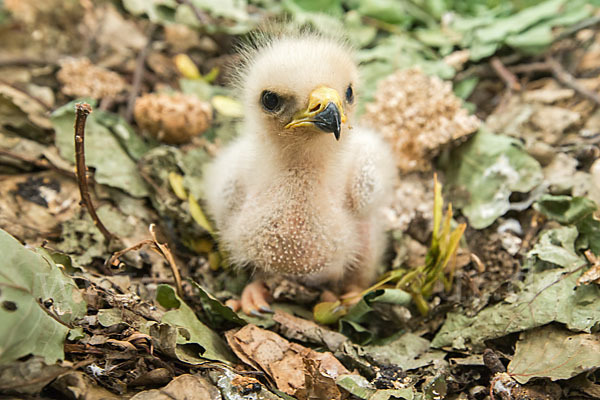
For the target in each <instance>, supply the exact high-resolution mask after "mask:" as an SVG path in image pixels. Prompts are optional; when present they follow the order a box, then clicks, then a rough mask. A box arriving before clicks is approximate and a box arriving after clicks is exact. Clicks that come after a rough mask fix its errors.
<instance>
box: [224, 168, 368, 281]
mask: <svg viewBox="0 0 600 400" xmlns="http://www.w3.org/2000/svg"><path fill="white" fill-rule="evenodd" d="M318 181H319V180H318V179H316V178H315V177H311V176H310V174H308V173H306V172H304V171H303V172H299V171H288V172H287V173H284V174H282V176H280V177H278V179H275V180H274V181H273V182H272V183H271V184H270V185H269V186H268V187H265V188H262V189H261V190H254V191H250V192H249V193H248V194H247V196H246V199H245V201H244V203H243V205H242V206H241V207H240V210H239V213H238V214H237V217H236V218H235V219H234V220H233V221H232V223H231V224H230V225H229V227H226V228H225V229H224V231H223V232H222V240H223V241H225V242H226V245H227V248H228V249H229V251H230V253H231V254H232V256H233V258H234V259H235V260H236V261H237V263H239V264H251V265H253V266H256V267H258V268H260V269H262V270H265V271H267V272H273V273H282V274H289V275H313V277H314V276H319V275H321V276H323V279H335V278H339V276H340V275H341V274H342V273H343V268H344V266H345V265H347V264H349V262H350V261H351V258H352V257H353V256H352V249H353V247H355V245H356V241H357V237H356V236H357V235H356V224H355V222H354V221H353V219H352V218H351V216H350V215H349V213H348V211H347V210H346V209H344V208H343V207H340V204H342V203H343V201H344V199H343V190H340V188H336V187H329V188H327V187H326V188H315V187H314V186H316V182H318ZM333 186H335V185H333Z"/></svg>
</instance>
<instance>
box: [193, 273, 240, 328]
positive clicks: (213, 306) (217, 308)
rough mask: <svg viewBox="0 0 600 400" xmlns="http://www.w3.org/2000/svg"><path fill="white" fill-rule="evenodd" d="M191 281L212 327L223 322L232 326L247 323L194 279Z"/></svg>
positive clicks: (218, 325)
mask: <svg viewBox="0 0 600 400" xmlns="http://www.w3.org/2000/svg"><path fill="white" fill-rule="evenodd" d="M191 282H192V285H194V286H195V287H196V289H198V292H199V296H200V303H201V305H202V309H203V310H204V314H205V315H206V318H207V319H208V320H209V322H210V324H211V325H212V326H213V327H214V328H216V327H220V326H221V325H223V324H224V323H225V322H229V323H230V324H229V325H233V326H244V325H246V324H247V322H246V321H244V320H243V319H241V318H240V317H239V316H238V315H237V314H236V313H235V312H234V311H233V310H232V309H231V308H229V307H227V306H226V305H224V304H223V303H221V302H220V301H219V300H217V299H215V298H214V297H213V296H212V295H211V294H209V293H208V292H207V291H206V290H204V288H203V287H202V286H200V285H199V284H197V283H196V282H194V281H191ZM231 323H232V324H231Z"/></svg>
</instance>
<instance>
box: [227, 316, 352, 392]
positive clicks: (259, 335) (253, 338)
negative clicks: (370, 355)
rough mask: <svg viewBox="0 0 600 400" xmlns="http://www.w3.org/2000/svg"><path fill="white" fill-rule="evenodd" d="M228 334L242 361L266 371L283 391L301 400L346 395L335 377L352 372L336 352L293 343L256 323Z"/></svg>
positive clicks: (228, 338)
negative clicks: (316, 349)
mask: <svg viewBox="0 0 600 400" xmlns="http://www.w3.org/2000/svg"><path fill="white" fill-rule="evenodd" d="M225 337H226V338H227V342H228V343H229V345H230V346H231V348H232V350H233V351H234V352H235V354H236V355H237V356H238V357H239V358H240V359H241V360H242V361H244V362H245V363H246V364H248V365H251V366H252V367H254V368H256V369H259V370H262V371H264V372H265V373H266V374H267V375H268V376H269V377H270V378H271V379H272V380H273V381H274V382H275V385H276V386H277V388H278V389H279V390H281V391H283V392H284V393H287V394H289V395H291V396H294V397H296V398H297V399H299V400H309V399H321V398H327V399H342V398H344V395H343V394H342V392H341V391H340V389H339V388H338V387H337V385H336V384H335V379H336V378H337V377H338V376H340V375H343V374H349V373H350V371H348V370H347V369H346V368H345V367H344V366H343V365H342V364H341V363H340V362H339V361H338V360H337V359H336V358H335V357H334V356H333V354H331V353H318V352H316V351H314V350H312V349H309V348H307V347H304V346H301V345H299V344H297V343H290V342H288V341H287V340H285V339H284V338H282V337H281V336H279V335H278V334H276V333H274V332H271V331H267V330H264V329H261V328H259V327H257V326H256V325H246V326H244V327H243V328H241V329H240V330H238V331H237V332H236V331H228V332H226V334H225ZM323 395H325V397H323Z"/></svg>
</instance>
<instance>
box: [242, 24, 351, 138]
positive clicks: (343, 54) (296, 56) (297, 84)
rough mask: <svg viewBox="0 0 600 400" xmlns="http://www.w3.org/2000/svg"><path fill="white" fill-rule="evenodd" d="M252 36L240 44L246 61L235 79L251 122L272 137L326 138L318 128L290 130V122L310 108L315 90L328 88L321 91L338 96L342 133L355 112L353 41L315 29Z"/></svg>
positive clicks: (300, 126) (309, 127)
mask: <svg viewBox="0 0 600 400" xmlns="http://www.w3.org/2000/svg"><path fill="white" fill-rule="evenodd" d="M253 39H254V43H253V44H252V45H249V46H246V47H242V48H241V51H240V53H241V55H242V59H243V61H242V63H241V67H240V68H238V71H237V74H236V76H235V80H234V82H235V84H236V86H237V88H238V90H239V92H240V95H241V100H242V102H243V104H244V108H245V115H246V122H247V125H248V126H251V127H254V128H255V129H256V130H258V131H259V132H261V133H266V134H267V135H269V136H270V137H273V136H279V137H281V136H284V137H302V138H310V137H323V136H324V135H322V132H320V133H321V134H317V131H318V129H317V127H315V126H308V125H309V124H297V125H298V126H299V128H297V129H289V124H290V122H291V121H293V120H294V117H298V115H299V114H298V113H299V112H301V111H302V110H305V113H306V112H308V111H310V109H308V108H307V107H308V106H309V103H310V101H311V99H313V98H314V92H315V90H316V89H318V88H327V90H329V89H333V90H329V91H327V92H326V93H324V94H323V93H321V95H324V96H325V97H327V96H330V97H331V96H333V97H336V96H337V97H339V104H338V106H339V107H338V108H340V110H339V111H340V113H341V118H342V122H345V123H343V124H342V127H341V130H342V133H343V131H344V130H345V129H346V128H347V126H348V121H349V119H350V118H351V115H352V114H353V110H354V105H355V103H356V99H355V91H356V86H357V80H358V71H357V67H356V64H355V62H354V60H353V57H352V51H351V49H350V47H349V45H348V44H347V43H345V42H344V41H343V40H340V39H336V38H332V37H326V36H324V35H322V34H319V33H315V32H296V33H283V34H278V35H272V36H269V35H267V34H258V35H255V36H254V37H253ZM311 104H312V103H311ZM286 126H287V128H286ZM339 134H340V133H339V132H338V133H337V134H336V135H335V136H336V138H338V137H339ZM342 136H343V134H342Z"/></svg>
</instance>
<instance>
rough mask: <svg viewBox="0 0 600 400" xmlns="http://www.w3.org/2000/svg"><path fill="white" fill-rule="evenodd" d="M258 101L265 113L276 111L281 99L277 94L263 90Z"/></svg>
mask: <svg viewBox="0 0 600 400" xmlns="http://www.w3.org/2000/svg"><path fill="white" fill-rule="evenodd" d="M260 101H261V103H262V105H263V107H264V108H265V110H267V111H271V112H273V111H277V110H278V109H279V108H280V107H281V97H279V96H278V95H277V93H273V92H269V91H268V90H265V91H263V92H262V94H261V95H260Z"/></svg>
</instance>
